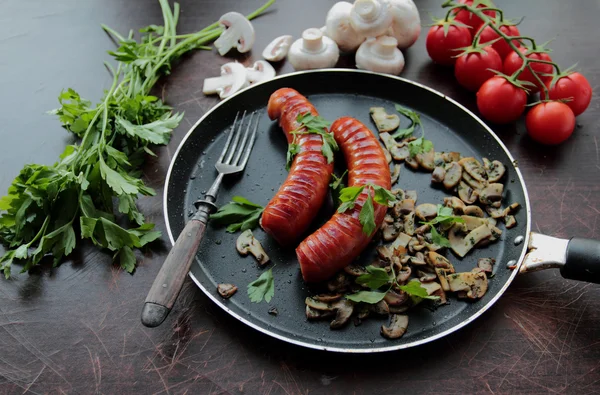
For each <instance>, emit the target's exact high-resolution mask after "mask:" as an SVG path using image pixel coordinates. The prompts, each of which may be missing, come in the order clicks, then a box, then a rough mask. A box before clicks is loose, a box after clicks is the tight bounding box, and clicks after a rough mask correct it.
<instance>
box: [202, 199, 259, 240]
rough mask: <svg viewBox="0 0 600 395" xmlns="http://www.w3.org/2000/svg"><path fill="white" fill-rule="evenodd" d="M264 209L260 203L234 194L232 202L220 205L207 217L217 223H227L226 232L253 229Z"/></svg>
mask: <svg viewBox="0 0 600 395" xmlns="http://www.w3.org/2000/svg"><path fill="white" fill-rule="evenodd" d="M263 211H264V208H263V207H262V206H261V205H258V204H256V203H253V202H251V201H249V200H248V199H246V198H244V197H242V196H234V197H233V198H232V202H230V203H228V204H226V205H224V206H222V207H221V208H219V210H217V212H216V213H214V214H211V215H210V216H209V218H210V219H211V220H213V221H214V222H215V223H216V224H218V225H228V226H227V229H226V230H227V232H229V233H235V232H237V231H238V230H242V231H243V230H246V229H254V228H256V227H257V226H258V223H259V219H260V215H261V214H262V212H263Z"/></svg>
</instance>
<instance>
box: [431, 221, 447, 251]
mask: <svg viewBox="0 0 600 395" xmlns="http://www.w3.org/2000/svg"><path fill="white" fill-rule="evenodd" d="M431 241H433V244H437V245H439V246H440V247H451V245H450V240H448V239H447V238H445V237H444V236H442V235H441V234H440V233H439V232H438V231H437V229H436V228H435V226H433V225H432V226H431Z"/></svg>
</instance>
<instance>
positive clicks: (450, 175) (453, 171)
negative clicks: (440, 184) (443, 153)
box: [444, 162, 462, 189]
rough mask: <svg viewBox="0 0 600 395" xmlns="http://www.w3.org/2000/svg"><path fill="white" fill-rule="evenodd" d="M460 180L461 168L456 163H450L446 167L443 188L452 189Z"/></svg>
mask: <svg viewBox="0 0 600 395" xmlns="http://www.w3.org/2000/svg"><path fill="white" fill-rule="evenodd" d="M461 178H462V167H461V166H460V165H459V164H458V163H456V162H451V163H450V164H449V165H448V166H446V175H445V176H444V187H445V188H446V189H452V188H454V187H455V186H457V185H458V183H459V182H460V179H461Z"/></svg>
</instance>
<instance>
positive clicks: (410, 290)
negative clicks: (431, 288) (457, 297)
mask: <svg viewBox="0 0 600 395" xmlns="http://www.w3.org/2000/svg"><path fill="white" fill-rule="evenodd" d="M399 288H400V289H401V290H402V291H404V292H406V293H407V294H409V295H410V296H416V297H419V298H421V299H434V300H436V299H439V298H440V297H439V296H432V295H431V296H430V295H428V294H427V290H426V289H425V288H423V287H422V286H421V283H420V282H419V281H417V280H411V281H409V282H408V284H406V285H401V286H400V287H399Z"/></svg>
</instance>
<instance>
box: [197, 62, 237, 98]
mask: <svg viewBox="0 0 600 395" xmlns="http://www.w3.org/2000/svg"><path fill="white" fill-rule="evenodd" d="M247 77H248V72H247V70H246V68H245V67H244V65H243V64H241V63H238V62H229V63H225V64H224V65H223V66H221V76H220V77H212V78H207V79H205V80H204V85H203V87H202V92H203V93H204V94H205V95H211V94H215V93H217V94H219V97H220V98H221V99H225V98H226V97H229V96H231V95H233V94H234V93H236V92H237V91H239V90H240V89H242V88H245V87H247V86H248V79H247Z"/></svg>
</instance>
